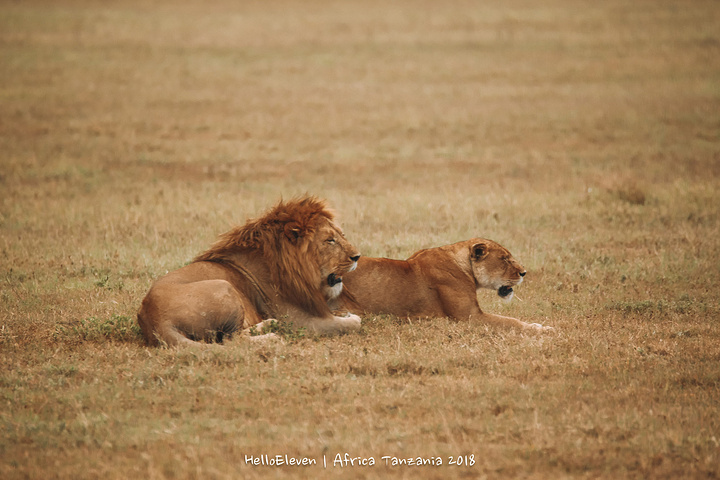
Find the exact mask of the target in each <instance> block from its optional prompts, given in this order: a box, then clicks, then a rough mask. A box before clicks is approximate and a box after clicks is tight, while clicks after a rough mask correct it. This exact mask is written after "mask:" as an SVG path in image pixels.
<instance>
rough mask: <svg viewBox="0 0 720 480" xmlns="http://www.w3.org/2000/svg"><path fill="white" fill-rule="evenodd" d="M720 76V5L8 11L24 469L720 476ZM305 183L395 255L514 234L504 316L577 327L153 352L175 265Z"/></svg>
mask: <svg viewBox="0 0 720 480" xmlns="http://www.w3.org/2000/svg"><path fill="white" fill-rule="evenodd" d="M201 3H202V6H201V5H200V4H201ZM718 59H720V9H718V4H717V2H715V1H675V2H673V1H637V2H626V1H619V0H618V1H614V0H613V1H607V2H589V1H587V2H585V1H561V0H555V1H553V0H550V1H546V2H524V1H510V2H480V1H477V2H475V1H454V0H453V1H450V2H434V1H427V2H421V1H418V2H410V1H400V2H385V1H383V2H374V1H370V2H368V1H346V2H325V1H303V2H299V1H298V2H292V1H283V2H280V1H275V2H232V1H225V2H223V1H211V2H181V1H175V2H173V1H157V2H139V1H138V2H131V1H125V0H118V1H114V2H90V1H87V2H85V1H72V2H71V1H68V2H49V1H48V2H35V1H22V2H19V1H17V2H9V1H6V2H3V3H2V4H1V5H0V191H1V192H2V195H1V200H0V249H1V253H0V273H1V275H2V276H1V278H0V285H1V289H2V291H1V295H2V297H1V301H2V304H1V307H0V361H2V371H1V372H0V477H2V478H4V479H15V478H151V479H152V478H203V479H204V478H228V479H234V478H261V477H262V478H264V477H270V478H281V477H289V476H304V477H319V478H340V477H343V478H387V477H395V478H418V477H422V478H448V477H449V478H453V477H461V478H476V477H480V478H482V477H488V478H506V477H511V478H512V477H526V478H563V477H566V478H597V477H605V478H618V477H621V478H622V477H631V478H633V477H635V478H640V477H644V478H678V477H685V478H687V477H696V478H702V477H711V478H716V477H718V476H720V418H719V417H720V407H719V405H720V323H719V321H720V304H719V302H718V292H720V285H719V283H720V282H719V281H718V273H719V269H718V263H717V258H718V254H719V253H720V239H719V238H718V234H719V218H720V207H719V206H720V193H719V192H718V190H719V189H720V61H719V60H718ZM305 192H309V193H312V194H316V195H318V196H320V197H324V198H326V199H328V201H329V202H330V203H331V204H332V205H333V206H334V208H335V209H336V210H337V211H338V212H339V214H340V216H341V223H342V225H343V226H344V228H345V231H346V234H347V236H348V238H349V239H350V240H351V241H352V242H353V243H354V244H355V245H356V246H358V247H359V249H360V250H361V251H362V252H363V253H364V254H367V255H372V256H389V257H395V258H400V257H402V258H405V257H407V256H408V255H409V254H411V253H412V252H414V251H415V250H417V249H419V248H423V247H431V246H436V245H441V244H446V243H451V242H455V241H459V240H464V239H467V238H470V237H472V236H485V237H487V238H491V239H494V240H496V241H498V242H500V243H502V244H504V245H505V246H507V247H508V248H509V249H510V250H511V251H512V252H513V253H514V254H515V256H516V257H517V258H518V259H519V260H520V261H521V262H523V263H524V265H525V266H526V268H527V269H528V271H529V273H528V275H527V277H526V282H525V283H524V284H523V285H522V287H521V288H519V289H518V290H517V295H518V296H519V297H520V298H519V299H516V300H514V301H513V302H512V303H511V304H509V305H506V304H501V303H500V302H499V301H498V299H497V296H496V295H495V294H494V293H493V292H489V291H488V292H483V293H481V294H480V301H481V305H482V306H484V307H485V309H486V310H488V311H490V312H494V313H501V314H505V315H511V316H515V317H518V318H521V319H523V320H526V321H531V322H540V323H544V324H548V325H552V326H554V327H555V328H556V329H557V332H556V334H554V335H541V336H528V335H522V334H519V333H516V332H506V331H498V330H492V329H488V328H486V327H484V326H482V325H477V324H465V323H453V322H449V321H447V320H444V319H435V320H429V321H422V322H420V321H418V322H408V321H404V320H402V319H397V318H390V317H372V316H370V317H366V318H365V319H364V325H363V328H362V331H361V332H359V333H357V334H352V335H345V336H341V337H337V338H309V337H306V336H305V337H303V336H294V337H293V336H290V337H288V338H287V340H286V342H285V343H282V344H281V343H275V344H267V345H262V344H260V345H258V344H251V343H250V342H244V341H240V340H238V339H235V340H233V341H231V342H229V343H228V344H227V345H225V346H213V347H211V348H208V349H206V350H202V351H197V350H192V349H191V350H167V349H156V348H148V347H146V346H145V345H144V344H143V342H142V340H141V337H140V336H139V330H138V328H137V326H136V323H135V313H136V311H137V309H138V306H139V303H140V301H141V299H142V297H143V296H144V295H145V292H146V291H147V289H148V288H149V286H150V284H151V282H152V280H153V279H154V278H156V277H158V276H160V275H162V274H164V273H165V272H166V271H167V270H170V269H174V268H177V267H179V266H182V265H184V264H185V263H186V262H188V261H189V260H190V259H191V258H192V257H193V256H194V255H195V254H197V253H199V252H201V251H202V250H204V249H205V248H206V247H208V246H209V245H210V244H211V243H212V242H213V240H214V239H215V237H216V235H217V234H219V233H221V232H223V231H225V230H227V229H228V228H229V227H231V226H232V225H234V224H238V223H242V222H244V221H245V220H246V219H247V218H248V217H253V216H256V215H258V214H260V213H262V212H263V211H264V210H265V209H266V208H267V207H269V206H270V205H272V204H273V203H275V202H276V201H277V200H278V199H280V198H281V197H283V198H290V197H293V196H295V195H298V194H302V193H305ZM520 299H522V301H520ZM345 453H347V454H348V455H349V456H351V457H364V458H369V457H373V458H374V460H375V461H376V462H377V464H376V465H375V466H373V467H358V466H357V464H356V465H355V466H345V467H340V466H339V465H337V464H336V465H333V462H334V460H335V458H336V455H337V454H340V455H344V454H345ZM260 454H267V455H270V456H274V455H276V454H280V455H285V454H287V455H290V456H296V457H307V458H309V459H314V460H315V461H317V462H319V464H320V465H316V466H310V467H263V466H251V465H249V464H247V463H246V462H245V456H246V455H260ZM458 455H460V456H461V458H462V459H463V460H464V459H467V460H472V462H469V463H473V464H472V465H463V466H450V465H448V461H449V459H450V456H453V457H455V456H458ZM323 456H324V457H325V458H326V459H327V462H328V468H323V467H322V459H323ZM383 456H390V457H398V458H407V457H441V458H442V460H443V465H442V466H435V467H423V468H418V467H411V466H396V467H392V466H385V465H384V461H383V460H382V459H381V457H383Z"/></svg>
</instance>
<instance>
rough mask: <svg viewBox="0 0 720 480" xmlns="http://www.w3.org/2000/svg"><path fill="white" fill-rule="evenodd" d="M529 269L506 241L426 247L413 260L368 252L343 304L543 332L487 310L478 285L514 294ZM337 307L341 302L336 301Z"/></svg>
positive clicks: (364, 309) (358, 311) (356, 308)
mask: <svg viewBox="0 0 720 480" xmlns="http://www.w3.org/2000/svg"><path fill="white" fill-rule="evenodd" d="M524 276H525V268H523V266H522V265H520V264H519V263H518V262H517V260H515V259H514V258H513V256H512V255H511V254H510V252H509V251H508V250H507V249H506V248H505V247H503V246H501V245H499V244H497V243H495V242H493V241H491V240H486V239H483V238H473V239H470V240H466V241H464V242H458V243H454V244H452V245H444V246H442V247H437V248H428V249H425V250H420V251H419V252H416V253H415V254H413V255H412V256H411V257H410V258H408V259H407V260H391V259H388V258H369V257H363V258H361V259H360V261H359V262H358V267H357V269H356V270H355V271H354V272H353V273H351V274H348V275H346V276H345V280H344V284H345V288H344V290H343V292H342V294H341V297H340V302H339V303H340V306H341V307H344V308H346V309H348V310H349V311H351V312H353V313H356V314H360V315H361V314H364V313H372V314H380V313H387V314H392V315H396V316H399V317H411V318H422V317H449V318H452V319H455V320H468V319H473V320H480V321H482V322H487V323H490V324H493V325H499V326H503V327H515V328H520V329H523V330H533V331H543V330H552V327H543V326H542V325H540V324H538V323H525V322H522V321H520V320H518V319H516V318H512V317H504V316H501V315H493V314H490V313H485V312H483V311H482V310H481V309H480V306H479V305H478V301H477V290H478V289H479V288H489V289H492V290H497V292H498V295H500V297H502V298H504V299H507V300H509V299H511V298H512V296H513V293H514V292H513V287H514V286H516V285H519V284H520V283H521V282H522V281H523V277H524ZM336 306H337V305H336Z"/></svg>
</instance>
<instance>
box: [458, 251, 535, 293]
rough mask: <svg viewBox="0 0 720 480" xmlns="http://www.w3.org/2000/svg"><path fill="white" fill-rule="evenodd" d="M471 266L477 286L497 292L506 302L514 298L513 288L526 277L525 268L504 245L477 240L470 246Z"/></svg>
mask: <svg viewBox="0 0 720 480" xmlns="http://www.w3.org/2000/svg"><path fill="white" fill-rule="evenodd" d="M470 265H471V268H472V272H473V276H474V277H475V286H476V287H477V288H489V289H491V290H497V292H498V295H500V297H502V298H503V299H505V300H510V299H511V298H512V297H513V293H514V292H513V287H514V286H516V285H519V284H520V283H522V281H523V277H524V276H525V268H524V267H523V266H522V265H520V263H519V262H518V261H517V260H515V259H514V258H513V256H512V254H511V253H510V252H509V251H508V250H507V249H506V248H505V247H503V246H502V245H499V244H497V243H495V242H493V241H492V240H485V239H483V238H476V239H474V240H473V241H472V242H471V246H470Z"/></svg>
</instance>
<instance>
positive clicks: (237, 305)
mask: <svg viewBox="0 0 720 480" xmlns="http://www.w3.org/2000/svg"><path fill="white" fill-rule="evenodd" d="M333 217H334V215H333V212H332V211H331V210H329V209H328V208H327V206H326V204H325V202H323V201H321V200H318V199H316V198H314V197H304V198H300V199H297V200H292V201H289V202H286V203H285V202H282V201H281V202H280V203H278V204H277V205H276V206H275V207H274V208H272V209H271V210H270V211H268V212H267V213H266V214H265V215H264V216H262V217H260V218H258V219H255V220H251V221H249V222H247V223H246V224H245V225H242V226H239V227H237V228H234V229H232V230H230V231H229V232H227V233H225V234H223V235H221V236H220V238H219V240H218V241H217V242H216V243H215V244H214V245H213V246H212V247H210V249H209V250H207V251H206V252H204V253H202V254H200V255H198V256H197V257H196V258H195V259H194V260H193V262H192V263H190V264H189V265H187V266H185V267H183V268H180V269H178V270H175V271H172V272H170V273H168V274H167V275H165V276H164V277H161V278H160V279H158V280H157V281H156V282H155V283H154V284H153V286H152V287H151V288H150V291H149V292H148V294H147V295H146V296H145V299H144V300H143V302H142V306H141V307H140V311H139V312H138V323H139V324H140V327H141V329H142V332H143V336H144V337H145V340H146V341H147V343H148V344H150V345H158V344H166V345H178V344H196V343H197V341H201V340H204V341H222V340H223V338H224V337H225V336H229V335H231V334H232V333H233V332H235V331H236V330H238V329H247V328H249V327H251V326H253V325H257V324H259V323H261V322H262V321H263V320H267V319H271V318H284V317H286V318H287V320H288V321H291V322H293V325H294V326H295V327H306V328H307V329H308V330H309V331H311V332H316V333H323V334H332V333H340V332H347V331H352V330H357V329H359V328H360V317H358V316H357V315H352V314H351V315H347V316H336V315H333V314H332V313H331V311H330V307H329V306H328V302H329V301H330V300H332V299H333V298H335V297H336V296H337V295H339V293H340V291H341V289H342V282H341V277H342V276H343V275H344V274H346V273H347V272H349V271H351V270H353V269H354V268H355V266H356V265H357V259H358V258H359V257H360V254H359V253H358V252H357V250H356V249H355V247H353V246H352V245H351V244H350V243H349V242H348V241H347V240H346V239H345V237H344V235H343V233H342V230H341V229H340V227H338V226H337V225H336V224H335V223H334V222H333ZM331 278H332V280H331ZM329 282H332V283H334V285H330V283H329Z"/></svg>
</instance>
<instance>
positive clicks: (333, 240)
mask: <svg viewBox="0 0 720 480" xmlns="http://www.w3.org/2000/svg"><path fill="white" fill-rule="evenodd" d="M327 242H328V243H329V244H330V245H333V244H334V243H335V239H334V238H328V241H327Z"/></svg>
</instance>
